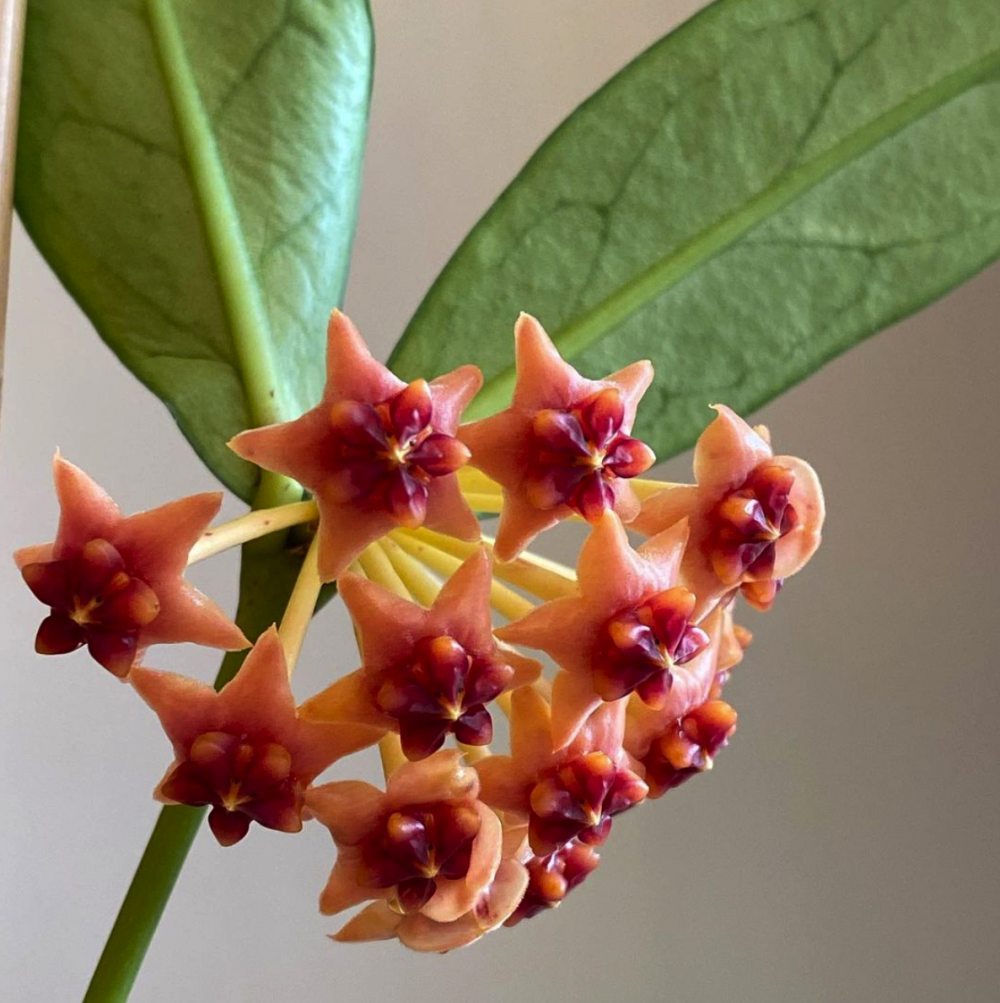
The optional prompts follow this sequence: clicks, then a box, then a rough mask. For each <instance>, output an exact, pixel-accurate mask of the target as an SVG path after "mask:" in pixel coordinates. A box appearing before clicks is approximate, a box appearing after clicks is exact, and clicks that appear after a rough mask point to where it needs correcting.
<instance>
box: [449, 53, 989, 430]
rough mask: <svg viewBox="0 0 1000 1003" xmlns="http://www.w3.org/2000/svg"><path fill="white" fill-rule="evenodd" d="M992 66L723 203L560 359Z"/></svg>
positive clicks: (958, 78)
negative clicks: (733, 203)
mask: <svg viewBox="0 0 1000 1003" xmlns="http://www.w3.org/2000/svg"><path fill="white" fill-rule="evenodd" d="M998 73H1000V48H998V49H995V50H992V51H990V52H989V53H987V54H986V55H985V56H982V57H980V58H979V59H977V60H975V61H974V62H972V63H970V64H969V65H967V66H965V67H962V68H961V69H959V70H956V71H954V72H953V73H951V74H949V75H948V76H946V77H942V78H941V79H940V80H938V81H937V82H935V83H934V84H931V85H930V86H928V87H925V88H924V89H922V90H920V91H917V92H916V93H915V94H912V95H910V97H908V98H907V99H906V100H904V101H901V102H900V103H899V104H897V105H895V106H894V107H893V108H891V109H890V110H889V111H887V112H884V113H883V114H882V115H880V116H878V117H877V118H875V119H872V120H871V121H870V122H868V123H867V124H866V125H864V126H862V127H861V128H859V129H857V130H855V131H854V132H852V133H850V134H849V135H848V136H846V137H844V138H843V139H842V140H841V141H840V142H839V143H837V144H835V145H834V146H832V147H830V148H829V149H828V150H827V151H826V152H824V153H821V154H819V155H818V156H817V157H814V158H813V159H812V160H809V161H806V162H805V163H803V164H800V165H799V166H798V167H795V168H793V169H792V170H790V171H787V172H785V173H784V174H782V175H781V176H780V178H779V179H778V180H777V181H775V182H774V183H773V184H771V185H770V186H769V187H767V188H765V189H763V190H762V191H760V192H758V193H757V194H755V195H754V196H752V197H751V198H750V199H748V200H747V201H746V202H744V203H743V204H742V205H741V206H739V207H737V208H735V209H733V210H731V211H730V212H729V213H727V214H726V215H724V216H722V217H721V218H720V219H718V220H716V222H715V223H713V224H712V225H711V226H708V227H706V228H705V229H704V230H702V231H700V232H699V233H697V234H695V236H693V237H692V238H690V239H689V240H688V241H686V242H685V243H683V244H682V245H681V246H680V247H678V248H675V249H674V250H673V251H671V252H670V253H668V254H665V255H663V256H661V257H660V258H659V259H657V260H656V261H655V262H653V264H652V265H650V266H649V267H648V268H647V269H646V270H645V271H643V272H642V273H641V274H639V275H637V276H636V277H635V278H634V279H632V280H631V281H630V282H627V283H626V284H625V285H623V286H621V287H620V288H619V289H617V290H616V291H615V292H613V293H612V294H611V295H610V296H607V297H606V298H605V299H603V300H601V301H600V302H599V303H597V304H596V305H595V306H593V307H591V309H590V310H588V311H587V312H586V313H584V314H582V315H581V316H580V317H578V318H577V319H576V320H574V321H571V322H570V323H569V324H568V325H567V326H566V327H564V328H562V329H561V330H560V331H558V332H556V333H555V334H554V335H553V341H554V342H555V344H556V346H557V347H558V348H559V351H560V352H561V353H562V355H563V357H564V358H567V359H569V358H573V357H574V356H576V355H578V354H579V353H580V352H583V351H584V350H586V349H587V348H589V347H590V346H591V345H593V344H594V343H595V342H597V341H599V340H600V339H601V338H602V337H604V336H605V335H606V334H608V333H609V332H610V331H612V330H613V329H614V328H616V327H617V326H618V325H619V324H621V323H622V322H623V321H625V320H626V319H627V318H628V317H630V316H631V315H632V314H634V313H636V312H637V311H638V310H640V309H642V308H643V307H644V306H646V305H647V304H648V303H650V302H652V301H653V300H655V299H656V298H658V297H659V296H661V295H662V294H663V293H665V292H666V291H667V290H668V289H670V288H672V287H673V286H675V285H677V284H678V283H680V282H681V281H683V280H684V279H685V278H687V276H688V275H690V274H691V273H692V272H694V271H695V270H696V269H697V268H699V267H700V266H701V265H703V264H705V263H706V262H707V261H709V260H711V259H712V258H714V257H716V256H717V255H718V254H720V253H722V252H723V251H724V250H726V249H727V248H729V247H730V246H732V245H733V244H735V243H736V241H737V240H738V239H740V238H741V237H743V236H744V235H745V234H747V233H748V232H750V231H751V230H752V229H754V228H755V227H756V226H758V225H759V224H760V223H762V222H764V221H765V220H766V219H768V218H770V217H771V216H772V215H773V214H774V213H776V212H777V211H778V210H780V209H783V208H784V207H785V206H787V205H789V204H790V203H791V202H793V201H795V199H797V198H799V197H800V196H801V195H804V194H805V193H806V192H808V191H809V190H811V189H812V188H815V187H816V186H817V185H819V184H820V183H821V182H823V181H824V180H825V179H826V178H828V177H829V176H830V175H832V174H834V173H836V171H837V170H839V169H840V168H841V167H843V166H845V165H847V164H849V163H851V162H852V161H854V160H856V159H857V158H859V157H860V156H861V155H863V154H865V153H868V152H869V151H871V150H872V149H874V148H875V147H876V146H878V145H879V144H880V143H881V142H883V141H884V140H886V139H889V138H890V137H892V136H894V135H896V134H897V133H899V132H901V131H902V130H904V129H905V128H907V126H909V125H911V124H912V123H914V122H915V121H917V120H918V119H919V118H921V117H923V116H924V115H926V114H929V113H930V112H932V111H935V110H936V109H937V108H940V107H942V106H943V105H945V104H947V103H948V102H949V101H951V100H953V99H954V98H956V97H958V96H960V95H961V94H963V93H965V92H966V91H968V90H971V89H972V88H973V87H976V86H979V85H980V84H983V83H985V82H987V81H988V80H989V79H990V77H997V75H998ZM515 380H516V372H515V370H514V367H513V366H509V367H508V368H507V369H505V370H503V371H502V372H500V373H498V374H497V375H496V376H494V377H492V378H491V379H489V380H488V381H487V382H486V383H485V385H484V386H483V389H482V390H481V391H480V393H479V395H478V396H477V397H476V399H475V401H474V402H473V404H472V405H471V406H470V408H469V409H468V411H467V412H466V417H467V418H480V417H483V416H485V415H488V414H492V413H493V412H495V411H497V410H499V409H500V408H501V407H503V406H504V405H505V404H506V403H507V401H509V399H510V396H511V394H512V391H513V388H514V383H515Z"/></svg>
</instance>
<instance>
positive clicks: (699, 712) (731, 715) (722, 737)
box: [643, 700, 736, 798]
mask: <svg viewBox="0 0 1000 1003" xmlns="http://www.w3.org/2000/svg"><path fill="white" fill-rule="evenodd" d="M735 731H736V711H735V710H733V708H732V707H730V706H729V704H727V703H726V702H725V701H724V700H709V701H707V702H706V703H703V704H702V705H701V706H700V707H696V708H695V709H694V710H693V711H691V713H690V714H688V715H686V716H685V717H683V718H681V719H680V720H678V721H675V722H674V723H673V724H672V725H671V726H670V727H669V728H668V729H667V731H666V732H665V734H664V735H663V736H662V737H660V738H659V739H657V740H656V741H655V742H653V744H652V746H650V749H649V752H648V754H647V755H646V758H645V759H644V760H643V765H644V766H645V767H646V783H647V784H648V785H649V796H650V797H651V798H658V797H662V796H663V795H664V794H666V793H667V791H669V790H672V789H673V788H674V787H679V786H680V785H681V784H683V783H684V782H685V781H687V780H690V779H691V777H693V776H694V775H695V774H696V773H702V772H704V771H705V770H709V769H711V768H712V761H713V759H714V757H715V754H716V753H717V752H718V751H719V749H721V748H722V747H723V746H724V745H726V743H727V742H728V741H729V739H730V738H731V737H732V735H733V733H734V732H735Z"/></svg>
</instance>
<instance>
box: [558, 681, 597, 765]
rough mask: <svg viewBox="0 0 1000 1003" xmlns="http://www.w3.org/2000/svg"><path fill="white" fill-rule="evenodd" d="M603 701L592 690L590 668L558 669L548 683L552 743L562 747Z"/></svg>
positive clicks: (574, 735) (573, 736)
mask: <svg viewBox="0 0 1000 1003" xmlns="http://www.w3.org/2000/svg"><path fill="white" fill-rule="evenodd" d="M603 702H604V701H603V700H602V699H601V698H600V697H599V696H598V695H597V693H595V692H594V679H593V675H592V673H590V672H587V673H577V672H566V671H563V672H560V673H558V675H557V676H556V678H555V681H554V682H553V684H552V745H553V747H554V748H555V749H557V750H558V749H564V748H565V747H566V746H567V745H569V744H570V743H571V742H572V741H573V739H574V738H576V736H577V733H578V732H579V731H580V728H582V727H583V723H584V722H585V721H586V720H587V718H588V717H590V715H591V714H592V713H593V712H594V711H595V710H596V709H597V708H598V707H600V706H601V704H602V703H603Z"/></svg>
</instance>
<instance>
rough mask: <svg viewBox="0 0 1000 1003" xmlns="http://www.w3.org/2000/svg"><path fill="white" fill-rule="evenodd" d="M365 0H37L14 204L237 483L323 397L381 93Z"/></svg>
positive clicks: (208, 454) (110, 337) (207, 453)
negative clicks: (251, 436)
mask: <svg viewBox="0 0 1000 1003" xmlns="http://www.w3.org/2000/svg"><path fill="white" fill-rule="evenodd" d="M371 65H372V30H371V21H370V17H369V11H368V7H367V3H366V2H365V0H280V2H279V0H266V2H264V0H254V2H250V0H148V2H146V0H115V2H112V0H107V2H102V3H96V4H95V3H86V2H82V0H30V3H29V7H28V26H27V34H26V45H25V54H24V82H23V103H22V111H21V130H20V137H19V145H18V164H17V207H18V211H19V212H20V214H21V217H22V219H23V220H24V223H25V225H26V226H27V228H28V231H29V233H30V234H31V236H32V238H33V239H34V240H35V242H36V243H37V245H38V246H39V248H40V249H41V251H42V253H43V254H44V255H45V257H46V258H47V259H48V261H49V262H50V263H51V265H52V266H53V268H54V269H55V271H56V273H57V274H58V275H59V277H60V279H61V280H62V281H63V283H64V284H65V285H66V286H67V288H68V289H69V290H70V292H71V293H72V294H73V296H74V297H75V298H76V299H77V301H78V302H79V303H80V304H81V306H82V307H83V309H84V310H85V311H86V312H87V314H88V315H89V317H90V318H91V320H92V321H93V322H94V324H95V326H96V327H97V329H98V331H99V332H100V333H101V336H102V337H103V338H104V339H105V341H107V343H108V344H109V345H110V346H111V348H112V349H113V350H114V351H115V352H116V353H117V354H118V356H119V357H120V358H121V359H122V361H123V362H124V363H125V364H126V365H127V366H128V367H129V368H130V369H131V370H132V371H133V372H134V373H135V374H136V375H137V376H138V377H139V379H141V380H142V381H143V382H144V383H145V384H146V385H147V386H148V387H149V388H150V389H151V390H153V392H154V393H156V394H157V395H158V396H159V397H160V398H161V399H162V400H163V401H164V402H165V403H166V404H167V406H168V407H169V408H170V410H171V411H172V412H173V414H174V416H175V417H176V419H177V421H178V423H179V424H180V426H181V428H182V430H183V431H184V434H185V435H186V436H187V437H188V439H189V440H190V441H191V443H192V445H193V446H194V448H195V449H196V450H197V451H198V453H199V454H200V455H201V456H202V458H203V459H204V460H205V462H206V463H207V464H208V465H209V467H210V468H211V469H212V470H213V471H214V472H215V473H216V474H217V475H218V476H219V477H220V478H221V480H222V481H223V482H224V483H225V484H227V485H228V486H229V487H230V488H232V489H233V490H234V491H236V492H237V493H238V494H240V495H241V496H242V497H244V498H247V499H249V498H250V497H251V496H252V495H253V493H254V490H255V486H256V482H257V476H258V475H257V472H256V470H255V468H253V467H251V466H250V465H249V464H246V463H244V462H243V461H242V460H239V459H238V458H237V457H235V456H234V455H233V454H232V453H231V452H230V451H229V450H228V449H227V448H226V441H227V440H228V439H229V438H230V437H231V436H232V435H233V434H234V433H236V432H238V431H240V430H241V429H244V428H247V427H249V426H251V425H258V424H264V423H266V422H271V421H276V420H282V419H286V418H291V417H296V416H297V415H298V414H300V413H301V412H302V411H304V410H305V409H306V408H308V407H311V406H312V405H314V404H315V402H316V400H318V398H319V396H320V393H321V390H322V386H323V378H324V371H323V370H324V352H323V344H324V339H325V331H326V319H327V316H328V314H329V312H330V310H331V308H332V307H333V306H335V305H336V304H337V303H338V302H339V301H340V298H341V295H342V292H343V287H344V283H345V280H346V276H347V265H348V258H349V254H350V246H351V239H352V235H353V232H354V223H355V215H356V208H357V197H358V186H359V181H360V170H361V161H362V154H363V146H364V137H365V131H366V126H367V118H368V99H369V94H370V88H371Z"/></svg>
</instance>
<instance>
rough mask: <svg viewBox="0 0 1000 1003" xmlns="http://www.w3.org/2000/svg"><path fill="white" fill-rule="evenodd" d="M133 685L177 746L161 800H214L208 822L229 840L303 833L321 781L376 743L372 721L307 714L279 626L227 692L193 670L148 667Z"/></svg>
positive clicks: (134, 675) (221, 838)
mask: <svg viewBox="0 0 1000 1003" xmlns="http://www.w3.org/2000/svg"><path fill="white" fill-rule="evenodd" d="M129 682H131V683H132V685H133V686H134V687H135V689H136V692H137V693H138V694H139V695H140V696H141V697H142V698H143V700H145V701H146V703H148V704H149V706H150V707H152V709H153V710H154V711H155V712H156V714H157V716H158V717H159V719H160V722H161V724H162V725H163V730H164V731H165V732H166V733H167V737H168V738H169V739H170V741H171V743H172V744H173V747H174V755H175V757H176V758H175V759H174V762H173V763H172V764H171V766H170V767H169V768H168V770H167V772H166V775H165V776H164V778H163V780H162V781H161V782H160V784H159V786H158V787H157V789H156V797H157V799H158V800H160V801H165V802H167V803H168V804H186V805H211V806H212V810H211V812H210V813H209V816H208V822H209V825H210V826H211V829H212V832H213V833H214V834H215V838H216V839H217V840H218V841H219V842H220V843H221V844H222V845H223V846H231V845H232V844H233V843H237V842H239V840H241V839H242V838H243V837H244V836H245V835H246V834H247V830H248V829H249V828H250V823H251V822H257V823H258V824H260V825H263V826H264V827H265V828H267V829H279V830H281V831H282V832H298V831H299V829H301V828H302V799H303V795H304V793H305V791H306V789H307V788H308V787H309V785H310V784H311V783H312V781H313V779H314V778H315V777H316V776H317V775H318V774H319V773H321V772H322V771H323V770H325V769H326V768H327V767H328V766H329V765H330V764H331V763H333V762H335V761H336V760H337V759H340V758H341V757H342V756H345V755H347V754H348V753H351V752H355V751H356V750H357V749H359V748H362V747H363V746H365V745H369V744H371V742H372V741H374V740H375V738H374V737H373V736H372V735H371V734H370V732H369V729H367V728H363V727H358V726H349V725H343V724H340V725H334V724H314V723H312V722H309V721H303V720H300V719H299V717H298V715H297V714H296V712H295V701H294V699H293V697H292V691H291V689H290V688H289V685H288V670H287V668H286V665H285V656H284V654H283V652H282V648H281V642H280V641H279V639H278V632H277V631H276V630H275V629H274V628H271V629H270V630H268V631H267V632H266V633H265V634H263V635H262V636H261V638H260V640H258V641H257V644H256V645H255V646H254V649H253V651H251V652H250V654H249V655H248V656H247V659H246V661H245V662H244V663H243V666H242V668H241V669H240V670H239V672H237V674H236V676H235V677H234V678H233V679H232V681H231V682H229V683H228V684H227V685H226V686H224V687H223V688H222V690H221V691H219V692H218V693H217V692H216V691H215V690H214V689H212V687H211V686H206V685H205V684H204V683H200V682H198V681H197V680H194V679H189V678H188V677H187V676H180V675H176V674H174V673H172V672H156V671H154V670H152V669H146V668H136V669H133V670H132V674H131V676H130V678H129ZM375 737H377V736H375Z"/></svg>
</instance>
